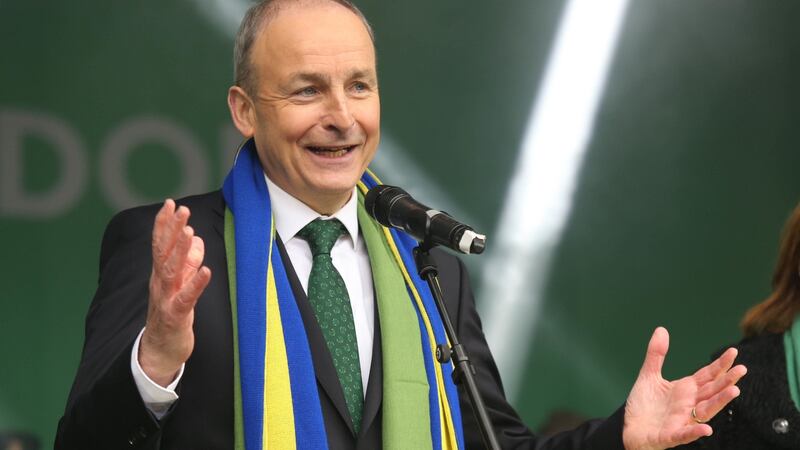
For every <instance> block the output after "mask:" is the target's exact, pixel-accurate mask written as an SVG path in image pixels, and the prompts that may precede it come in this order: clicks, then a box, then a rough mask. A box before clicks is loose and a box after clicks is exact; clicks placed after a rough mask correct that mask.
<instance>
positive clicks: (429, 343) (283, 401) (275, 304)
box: [223, 139, 464, 450]
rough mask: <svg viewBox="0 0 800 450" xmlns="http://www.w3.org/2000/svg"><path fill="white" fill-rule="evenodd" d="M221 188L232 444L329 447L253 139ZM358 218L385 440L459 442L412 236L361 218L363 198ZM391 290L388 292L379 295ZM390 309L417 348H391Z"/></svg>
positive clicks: (437, 324) (389, 444)
mask: <svg viewBox="0 0 800 450" xmlns="http://www.w3.org/2000/svg"><path fill="white" fill-rule="evenodd" d="M377 184H379V181H378V180H377V178H376V177H375V176H374V175H372V174H371V173H370V172H367V173H365V174H364V176H363V177H362V179H361V181H360V182H359V183H358V188H359V191H360V193H361V195H362V196H363V194H364V193H365V192H366V191H367V190H368V189H369V188H371V187H373V186H375V185H377ZM223 195H224V197H225V202H226V204H227V208H226V211H225V248H226V253H227V255H228V275H229V277H228V279H229V283H230V293H231V309H232V318H233V330H234V383H235V386H234V410H235V411H234V414H235V421H234V423H235V428H234V433H235V436H234V442H235V448H236V449H237V450H259V449H280V450H284V449H301V450H305V449H314V450H317V449H327V448H328V444H327V436H326V433H325V423H324V420H323V417H322V411H321V407H320V401H319V393H318V391H317V382H316V378H315V373H314V366H313V363H312V359H311V350H310V348H309V344H308V338H307V336H306V333H305V328H304V326H303V321H302V318H301V316H300V312H299V310H298V307H297V303H296V302H295V298H294V295H293V293H292V288H291V286H290V284H289V281H288V278H287V276H286V270H285V268H284V265H283V261H282V260H281V257H280V255H279V253H278V249H277V243H276V235H275V227H274V223H273V219H272V217H273V216H272V212H271V206H270V199H269V193H268V191H267V185H266V182H265V180H264V172H263V169H262V167H261V164H260V162H259V160H258V155H257V153H256V149H255V143H254V142H253V140H252V139H251V140H249V141H248V142H247V143H246V144H245V145H244V146H243V147H242V149H241V151H240V153H239V155H238V157H237V159H236V162H235V163H234V166H233V168H232V169H231V171H230V173H229V174H228V176H227V178H226V179H225V183H224V186H223ZM359 224H360V228H361V232H362V234H363V235H364V237H365V240H366V242H367V247H368V250H369V253H370V262H371V265H372V271H373V279H374V281H375V288H376V293H377V297H378V316H379V320H380V323H381V337H382V340H381V341H382V350H383V353H384V384H383V390H384V399H383V405H382V408H383V424H382V426H383V433H382V434H383V446H384V448H387V449H389V448H391V449H401V448H409V447H408V445H409V443H411V442H417V443H419V442H425V443H426V444H425V445H424V446H425V447H427V445H428V444H427V443H430V447H431V448H433V449H436V450H439V449H442V450H450V449H463V442H464V440H463V431H462V429H461V411H460V409H459V406H458V394H457V391H456V387H455V385H454V384H453V382H452V365H451V364H450V363H446V364H441V363H439V362H438V361H436V359H435V356H434V355H435V349H436V345H437V343H444V342H446V336H445V333H444V328H443V326H442V321H441V317H440V316H439V313H438V311H437V309H436V306H435V304H434V302H433V298H432V296H431V293H430V291H429V289H428V286H427V285H426V283H425V282H424V281H423V280H422V279H421V278H419V276H418V275H417V271H416V270H414V268H415V263H414V258H413V255H412V250H413V248H414V247H415V246H416V242H415V241H414V240H413V239H412V238H411V237H409V236H408V235H406V234H405V233H403V232H401V231H398V230H394V229H392V230H390V229H387V228H384V227H381V226H380V225H378V224H377V223H376V222H374V221H373V220H372V219H370V218H368V217H367V216H366V214H365V212H364V208H363V199H361V201H360V204H359ZM381 255H383V258H384V259H381ZM379 261H383V262H382V263H381V262H379ZM387 261H388V263H387ZM401 276H402V281H399V279H400V278H401ZM392 286H395V287H396V286H400V291H401V292H400V296H401V297H402V298H404V299H405V300H406V301H405V302H402V301H401V302H391V301H390V299H391V298H392V297H393V296H394V298H397V293H398V292H397V289H392ZM403 286H404V287H405V292H404V293H403V292H402V291H403ZM390 290H391V291H393V292H387V291H390ZM397 308H400V309H399V310H398V309H397ZM390 309H392V310H394V311H403V312H404V313H405V315H406V317H411V322H410V323H412V324H413V323H414V322H416V324H415V325H416V326H413V325H412V328H413V329H414V330H415V331H416V332H418V334H419V336H418V337H416V336H414V339H415V340H414V341H411V342H418V343H419V344H421V347H422V348H421V349H411V350H412V351H411V352H410V353H404V354H403V355H402V356H401V355H397V349H398V348H402V347H403V346H404V345H403V344H404V343H405V342H408V341H407V340H404V339H405V338H404V337H403V336H402V333H403V332H402V326H403V325H401V324H396V323H395V322H396V321H395V320H392V321H390V320H389V318H392V317H394V316H392V314H389V313H387V311H388V310H390ZM415 317H416V319H417V320H416V321H414V320H413V318H415ZM408 323H409V322H408V321H407V322H406V324H408ZM412 334H414V333H412ZM409 354H410V355H416V356H414V357H415V358H421V359H422V361H416V362H417V364H399V363H397V362H402V361H400V360H399V359H398V358H408V356H407V355H409ZM392 361H395V363H392ZM414 366H416V367H420V366H422V367H424V370H422V369H420V372H421V373H420V375H419V379H420V381H421V383H416V384H417V387H419V386H420V385H421V386H422V387H423V388H426V389H427V400H428V402H427V405H424V404H422V405H420V404H419V403H420V402H421V403H424V390H423V395H422V397H421V400H420V402H412V401H409V399H413V398H414V395H413V392H411V390H413V388H412V389H411V390H409V389H410V388H409V385H410V384H412V383H409V382H408V379H413V378H414V376H413V375H414V374H409V373H406V372H407V371H408V370H409V369H407V368H406V367H414ZM425 380H427V387H426V386H425V383H424V381H425ZM418 390H419V389H418ZM407 394H408V395H407ZM417 398H420V396H417ZM421 410H427V411H428V413H429V414H428V416H429V419H428V420H427V421H423V422H422V423H423V424H424V422H428V425H429V426H428V427H427V429H416V430H415V429H408V427H409V424H414V423H416V422H415V421H414V420H410V421H409V420H407V419H408V418H413V417H417V418H419V412H420V411H421ZM417 422H418V420H417ZM412 428H414V427H413V426H412ZM416 428H425V427H424V426H423V427H419V426H417V427H416ZM415 448H416V447H415Z"/></svg>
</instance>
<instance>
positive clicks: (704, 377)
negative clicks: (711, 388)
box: [692, 347, 738, 385]
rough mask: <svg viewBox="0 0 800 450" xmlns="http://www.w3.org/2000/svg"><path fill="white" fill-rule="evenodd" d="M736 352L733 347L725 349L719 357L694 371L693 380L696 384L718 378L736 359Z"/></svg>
mask: <svg viewBox="0 0 800 450" xmlns="http://www.w3.org/2000/svg"><path fill="white" fill-rule="evenodd" d="M737 354H738V351H737V350H736V349H735V348H733V347H731V348H729V349H727V350H725V352H724V353H723V354H722V355H720V356H719V358H717V359H715V360H714V362H712V363H711V364H709V365H707V366H705V367H703V368H702V369H700V370H698V371H697V372H695V373H694V375H692V377H693V378H694V381H695V382H696V383H697V384H698V385H702V384H704V383H708V382H709V381H711V380H714V379H716V378H718V377H719V376H720V375H721V374H723V373H725V372H727V371H728V369H730V368H731V366H733V362H734V361H735V360H736V355H737Z"/></svg>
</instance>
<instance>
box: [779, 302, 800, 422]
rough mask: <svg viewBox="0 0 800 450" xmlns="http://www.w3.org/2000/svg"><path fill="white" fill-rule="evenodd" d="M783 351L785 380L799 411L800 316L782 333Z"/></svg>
mask: <svg viewBox="0 0 800 450" xmlns="http://www.w3.org/2000/svg"><path fill="white" fill-rule="evenodd" d="M783 350H784V352H785V353H786V379H787V381H788V382H789V394H791V396H792V400H794V406H795V407H796V408H797V409H798V410H800V315H798V316H797V317H795V319H794V323H793V324H792V327H791V328H789V329H788V330H786V332H785V333H783Z"/></svg>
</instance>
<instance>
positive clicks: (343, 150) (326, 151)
mask: <svg viewBox="0 0 800 450" xmlns="http://www.w3.org/2000/svg"><path fill="white" fill-rule="evenodd" d="M308 148H309V149H310V150H311V151H313V152H314V153H316V154H318V155H325V156H330V157H332V158H337V157H340V156H344V155H345V154H347V152H348V151H350V150H351V149H352V148H353V146H346V147H308Z"/></svg>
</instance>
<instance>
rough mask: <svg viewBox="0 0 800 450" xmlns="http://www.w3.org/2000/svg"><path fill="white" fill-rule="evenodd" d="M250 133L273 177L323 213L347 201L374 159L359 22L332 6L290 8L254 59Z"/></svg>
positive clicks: (371, 54)
mask: <svg viewBox="0 0 800 450" xmlns="http://www.w3.org/2000/svg"><path fill="white" fill-rule="evenodd" d="M251 62H252V64H253V69H254V74H255V84H254V87H255V89H254V91H255V92H253V93H252V94H253V97H252V100H253V106H254V116H255V120H254V122H253V134H254V136H255V141H256V146H257V148H258V154H259V158H260V159H261V163H262V165H263V166H264V169H265V170H266V172H267V175H268V176H269V177H270V179H271V180H272V181H273V182H275V184H277V185H278V186H280V187H281V188H282V189H284V190H285V191H287V192H288V193H290V194H292V195H293V196H295V197H296V198H298V199H300V200H301V201H303V202H304V203H306V204H307V205H309V206H311V207H312V208H314V209H315V210H317V211H318V212H321V213H332V212H335V211H336V210H338V209H339V208H340V207H341V206H343V204H344V203H345V202H346V201H347V199H348V198H349V196H350V194H351V193H352V190H353V187H354V186H355V185H356V183H357V182H358V180H359V178H360V176H361V174H362V173H363V172H364V170H365V169H366V168H367V165H368V164H369V162H370V161H371V160H372V157H373V156H374V155H375V150H376V149H377V147H378V140H379V138H380V99H379V97H378V78H377V72H376V69H375V50H374V47H373V45H372V40H371V39H370V36H369V34H368V32H367V30H366V28H365V26H364V24H363V23H362V22H361V19H360V18H358V17H357V16H356V15H355V14H353V13H352V12H351V11H348V10H347V9H345V8H344V7H342V6H340V5H337V4H334V3H328V4H324V3H323V4H320V5H313V6H296V7H289V8H286V9H285V10H283V11H281V12H280V13H279V14H278V15H277V17H275V18H273V19H272V20H271V21H270V22H269V23H268V24H267V26H266V27H265V28H264V29H263V30H262V32H261V33H260V35H259V36H258V38H257V39H256V41H255V43H254V45H253V48H252V53H251Z"/></svg>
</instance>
